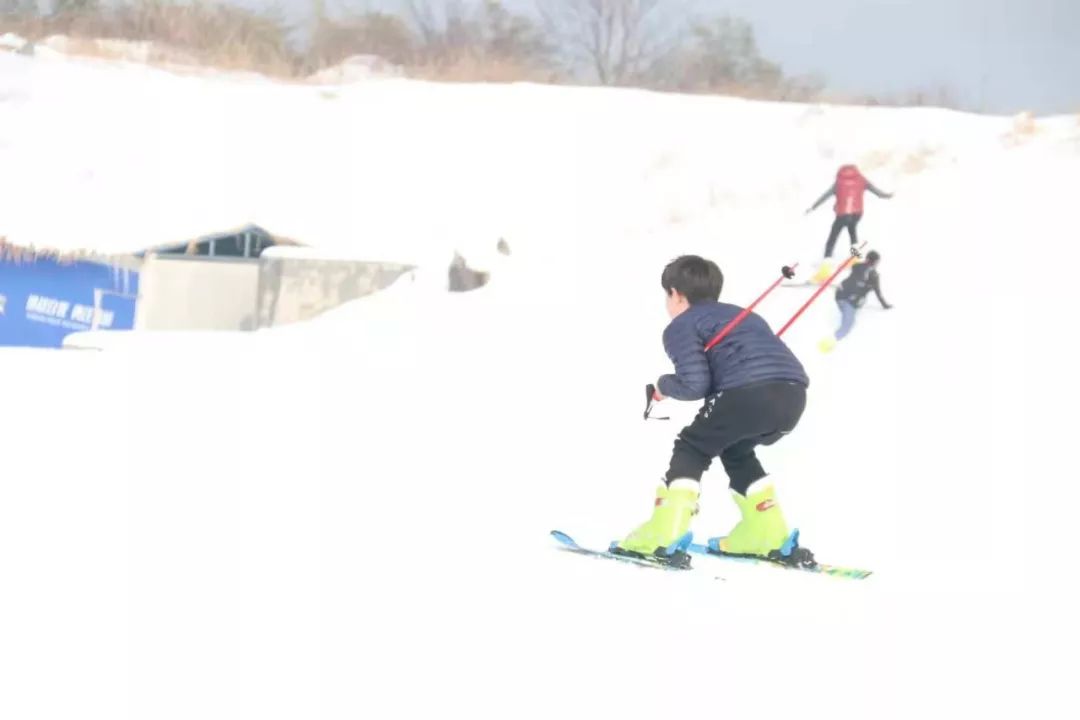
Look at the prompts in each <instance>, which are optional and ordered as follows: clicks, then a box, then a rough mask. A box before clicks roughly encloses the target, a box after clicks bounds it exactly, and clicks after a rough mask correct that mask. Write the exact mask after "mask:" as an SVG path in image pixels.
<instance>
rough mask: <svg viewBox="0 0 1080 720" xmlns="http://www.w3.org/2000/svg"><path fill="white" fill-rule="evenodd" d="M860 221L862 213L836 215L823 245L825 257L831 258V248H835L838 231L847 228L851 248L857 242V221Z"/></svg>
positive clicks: (838, 235)
mask: <svg viewBox="0 0 1080 720" xmlns="http://www.w3.org/2000/svg"><path fill="white" fill-rule="evenodd" d="M860 220H862V213H855V214H853V215H837V216H836V219H835V220H833V224H832V229H831V230H830V231H829V239H828V240H827V241H826V243H825V257H827V258H831V257H832V252H833V248H834V247H835V246H836V240H837V238H839V237H840V231H842V230H843V229H844V228H847V231H848V236H849V237H850V238H851V246H852V247H855V245H857V244H858V242H859V235H858V232H857V227H858V225H859V221H860Z"/></svg>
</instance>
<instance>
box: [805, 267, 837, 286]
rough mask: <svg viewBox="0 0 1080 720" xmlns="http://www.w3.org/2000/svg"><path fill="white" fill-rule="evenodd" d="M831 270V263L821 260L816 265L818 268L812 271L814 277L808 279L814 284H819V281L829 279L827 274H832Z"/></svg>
mask: <svg viewBox="0 0 1080 720" xmlns="http://www.w3.org/2000/svg"><path fill="white" fill-rule="evenodd" d="M832 272H833V268H832V263H829V262H822V263H821V264H820V265H818V270H817V272H816V273H814V277H812V278H811V279H810V282H812V283H814V284H815V285H820V284H821V283H823V282H825V281H826V280H828V279H829V276H830V275H832Z"/></svg>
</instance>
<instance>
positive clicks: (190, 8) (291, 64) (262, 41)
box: [0, 0, 297, 77]
mask: <svg viewBox="0 0 1080 720" xmlns="http://www.w3.org/2000/svg"><path fill="white" fill-rule="evenodd" d="M0 30H2V31H9V32H14V33H17V34H19V35H22V36H23V37H26V38H27V39H30V40H33V41H35V42H40V41H42V40H44V39H45V38H48V37H50V36H54V35H63V36H66V37H68V38H70V39H71V41H70V42H69V43H68V47H67V49H66V51H67V52H71V53H75V54H82V55H89V56H93V57H103V58H108V59H116V58H119V57H128V56H129V55H130V48H124V46H123V45H121V44H118V43H116V42H109V41H116V40H121V41H132V42H140V41H150V42H152V43H153V47H152V48H150V49H148V50H147V51H146V52H147V57H145V58H142V57H140V58H139V59H140V60H143V61H145V62H148V63H179V64H198V65H203V66H207V67H214V68H220V69H225V70H247V71H253V72H259V73H262V74H265V75H270V76H277V77H282V76H285V77H288V76H292V75H295V72H296V67H297V59H296V57H295V55H294V54H293V52H292V51H291V49H290V48H289V46H288V43H287V38H286V29H285V27H284V26H283V25H282V24H281V23H280V22H279V21H278V20H276V19H275V18H273V17H270V16H265V15H259V14H255V13H252V12H248V11H245V10H242V9H238V8H233V7H230V6H226V5H218V4H208V3H203V2H196V3H193V4H190V5H179V4H174V3H172V2H168V1H167V0H134V1H133V2H130V3H126V4H121V5H116V6H110V7H109V8H105V9H102V10H99V11H95V12H79V13H69V14H62V15H59V16H48V17H36V16H35V17H22V18H10V19H6V20H5V21H4V22H3V24H2V27H0Z"/></svg>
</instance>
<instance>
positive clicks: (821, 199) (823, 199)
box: [806, 183, 836, 215]
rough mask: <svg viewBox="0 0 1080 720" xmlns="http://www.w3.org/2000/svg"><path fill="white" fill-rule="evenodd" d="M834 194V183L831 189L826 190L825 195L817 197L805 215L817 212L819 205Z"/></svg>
mask: <svg viewBox="0 0 1080 720" xmlns="http://www.w3.org/2000/svg"><path fill="white" fill-rule="evenodd" d="M835 194H836V183H833V186H832V187H831V188H829V189H828V190H826V191H825V194H824V195H822V196H821V197H819V198H818V200H817V202H816V203H814V204H813V205H811V206H810V209H809V210H807V211H806V214H807V215H809V214H810V213H812V212H814V211H815V210H817V209H818V208H819V207H821V203H823V202H825V201H826V200H828V199H829V198H830V197H832V196H833V195H835Z"/></svg>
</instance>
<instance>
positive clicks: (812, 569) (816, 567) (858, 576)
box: [686, 530, 873, 580]
mask: <svg viewBox="0 0 1080 720" xmlns="http://www.w3.org/2000/svg"><path fill="white" fill-rule="evenodd" d="M798 538H799V531H798V530H796V531H795V532H794V533H792V538H791V540H789V543H791V546H790V547H791V548H793V549H794V550H795V551H796V553H797V552H798V551H799V550H803V551H805V548H800V547H798ZM718 540H719V538H713V539H711V540H709V544H708V545H702V544H700V543H690V545H689V546H687V548H686V549H687V552H689V553H691V554H693V555H707V556H709V557H713V558H718V559H721V560H729V561H735V562H743V563H747V564H751V565H768V566H772V567H777V568H782V569H784V570H800V571H802V572H809V573H816V574H819V575H828V576H830V577H838V578H844V579H847V580H865V579H866V578H868V577H870V575H871V574H872V573H873V571H872V570H860V569H858V568H852V567H844V566H841V565H829V564H826V563H819V562H817V561H816V560H814V559H813V556H812V555H810V553H809V552H805V555H802V556H801V557H800V555H799V554H796V555H793V556H792V560H785V559H784V558H782V557H780V556H778V557H777V558H766V557H760V556H756V555H731V554H728V553H725V552H721V551H720V548H719V545H718V542H717V541H718ZM806 558H809V560H808V561H807V560H806ZM800 559H801V560H802V561H801V562H800Z"/></svg>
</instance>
